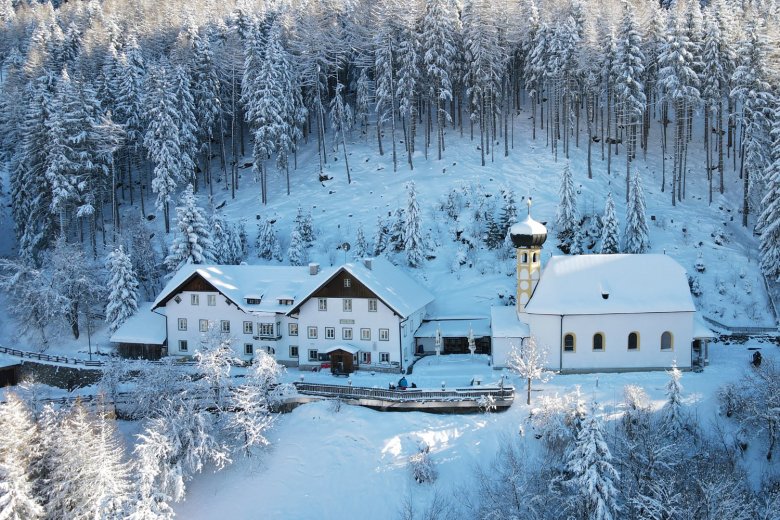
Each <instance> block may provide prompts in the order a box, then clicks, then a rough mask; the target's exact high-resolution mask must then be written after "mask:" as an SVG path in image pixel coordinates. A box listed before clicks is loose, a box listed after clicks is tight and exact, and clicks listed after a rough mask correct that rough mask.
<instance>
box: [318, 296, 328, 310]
mask: <svg viewBox="0 0 780 520" xmlns="http://www.w3.org/2000/svg"><path fill="white" fill-rule="evenodd" d="M317 310H318V311H321V312H326V311H327V310H328V299H327V298H317Z"/></svg>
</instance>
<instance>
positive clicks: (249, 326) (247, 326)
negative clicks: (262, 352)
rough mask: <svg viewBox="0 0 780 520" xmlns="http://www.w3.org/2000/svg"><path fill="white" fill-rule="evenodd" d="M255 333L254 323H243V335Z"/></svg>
mask: <svg viewBox="0 0 780 520" xmlns="http://www.w3.org/2000/svg"><path fill="white" fill-rule="evenodd" d="M254 331H255V326H254V323H253V322H251V321H245V322H244V334H252V333H253V332H254Z"/></svg>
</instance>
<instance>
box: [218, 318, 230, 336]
mask: <svg viewBox="0 0 780 520" xmlns="http://www.w3.org/2000/svg"><path fill="white" fill-rule="evenodd" d="M219 330H221V331H222V332H225V333H227V332H230V320H222V321H220V322H219Z"/></svg>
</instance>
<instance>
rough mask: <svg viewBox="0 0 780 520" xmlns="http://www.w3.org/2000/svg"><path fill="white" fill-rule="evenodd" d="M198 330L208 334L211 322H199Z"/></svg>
mask: <svg viewBox="0 0 780 520" xmlns="http://www.w3.org/2000/svg"><path fill="white" fill-rule="evenodd" d="M198 330H199V331H201V332H208V331H209V320H198Z"/></svg>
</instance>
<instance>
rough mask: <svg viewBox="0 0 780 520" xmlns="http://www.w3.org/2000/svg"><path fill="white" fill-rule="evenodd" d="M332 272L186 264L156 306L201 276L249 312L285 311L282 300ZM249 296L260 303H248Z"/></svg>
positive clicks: (259, 266) (158, 297) (292, 268)
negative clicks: (280, 301) (312, 272)
mask: <svg viewBox="0 0 780 520" xmlns="http://www.w3.org/2000/svg"><path fill="white" fill-rule="evenodd" d="M332 272H333V269H332V268H331V269H330V270H326V271H320V272H319V273H317V274H315V275H312V274H310V273H309V268H308V267H294V266H282V265H192V264H190V265H185V266H183V267H182V268H181V269H179V271H177V272H176V274H174V275H173V277H172V278H171V279H170V281H169V282H168V283H167V284H166V286H165V288H164V289H163V290H162V292H161V293H160V294H159V296H157V299H156V300H155V301H154V308H157V307H159V306H161V305H164V304H165V303H166V302H167V301H168V300H169V299H170V298H171V297H172V296H173V295H174V294H175V293H176V292H177V291H178V290H179V288H180V287H182V286H183V285H185V284H186V283H187V282H189V281H190V280H192V279H193V278H194V277H197V276H200V277H201V278H202V279H203V280H205V281H206V282H208V284H210V285H211V286H213V287H214V288H215V289H216V290H217V291H219V292H220V293H221V294H222V295H223V296H224V297H225V298H227V299H228V300H230V301H231V302H232V303H233V304H235V305H236V306H237V307H238V308H239V309H241V310H243V311H244V312H246V313H282V314H284V313H286V312H287V311H289V310H290V306H289V305H281V304H280V303H279V300H280V299H289V296H290V295H300V294H304V293H305V292H306V291H308V290H309V288H310V287H311V286H313V285H319V283H321V281H322V280H323V279H325V278H326V277H328V276H329V274H330V273H332ZM247 298H250V299H258V300H260V303H247Z"/></svg>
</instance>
